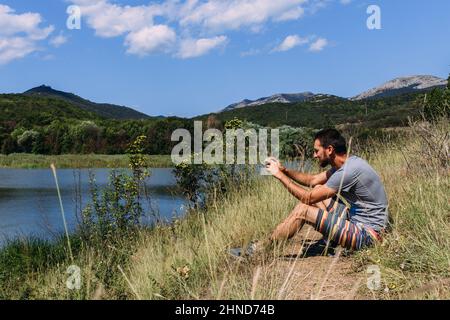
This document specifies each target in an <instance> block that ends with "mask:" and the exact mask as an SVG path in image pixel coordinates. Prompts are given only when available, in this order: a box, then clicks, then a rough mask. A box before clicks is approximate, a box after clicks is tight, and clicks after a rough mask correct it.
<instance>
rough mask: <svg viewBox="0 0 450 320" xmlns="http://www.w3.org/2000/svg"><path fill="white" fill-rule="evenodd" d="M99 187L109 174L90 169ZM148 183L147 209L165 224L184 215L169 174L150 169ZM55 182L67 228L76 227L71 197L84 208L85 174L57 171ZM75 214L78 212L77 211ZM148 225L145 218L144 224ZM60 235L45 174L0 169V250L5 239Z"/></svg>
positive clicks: (55, 198) (182, 202) (60, 226)
mask: <svg viewBox="0 0 450 320" xmlns="http://www.w3.org/2000/svg"><path fill="white" fill-rule="evenodd" d="M90 171H91V172H93V173H94V174H95V178H96V183H97V185H98V186H99V188H101V187H102V186H106V185H107V183H108V176H109V173H110V171H111V170H110V169H93V170H90ZM151 172H152V174H151V177H150V178H149V179H148V182H147V188H148V190H149V194H150V198H151V204H150V205H149V204H148V202H147V201H146V202H145V204H144V207H145V208H146V211H149V210H150V207H151V209H152V210H153V212H157V213H158V214H159V216H160V217H161V218H165V219H167V220H170V219H172V218H173V217H174V216H181V215H183V214H184V211H185V210H184V208H185V205H186V201H185V200H184V198H183V197H182V195H181V194H179V193H177V191H176V188H175V184H176V181H175V177H174V175H173V171H172V169H152V170H151ZM57 175H58V182H59V187H60V191H61V196H62V200H63V207H64V211H65V214H66V220H67V224H68V227H69V229H70V230H71V231H73V230H74V229H75V227H76V225H77V221H78V219H77V214H76V212H77V207H78V208H79V201H78V204H77V201H76V199H77V198H79V197H77V192H76V190H77V189H78V190H80V192H79V194H80V195H81V203H82V206H83V207H84V206H85V205H86V204H87V203H89V202H90V193H89V188H90V182H89V170H87V169H81V170H79V169H59V170H58V171H57ZM78 211H79V209H78ZM151 221H153V218H152V217H151V216H150V215H149V216H147V217H145V218H144V220H143V222H144V223H149V222H151ZM63 231H64V225H63V220H62V216H61V210H60V206H59V200H58V195H57V190H56V187H55V181H54V178H53V174H52V172H51V170H50V169H32V170H27V169H0V246H1V245H2V244H4V243H5V240H6V239H11V238H17V237H29V236H36V237H41V238H45V239H51V238H52V237H54V236H55V235H57V234H60V233H61V232H63Z"/></svg>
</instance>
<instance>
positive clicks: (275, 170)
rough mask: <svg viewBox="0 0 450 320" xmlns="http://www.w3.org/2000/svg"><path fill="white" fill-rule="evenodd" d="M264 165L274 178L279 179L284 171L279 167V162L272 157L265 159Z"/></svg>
mask: <svg viewBox="0 0 450 320" xmlns="http://www.w3.org/2000/svg"><path fill="white" fill-rule="evenodd" d="M264 163H265V164H266V169H267V171H269V172H270V174H271V175H273V176H274V177H275V178H279V177H280V176H281V174H282V171H283V170H284V167H283V166H282V165H281V163H280V161H279V160H278V159H276V158H274V157H269V158H267V159H266V160H265V161H264Z"/></svg>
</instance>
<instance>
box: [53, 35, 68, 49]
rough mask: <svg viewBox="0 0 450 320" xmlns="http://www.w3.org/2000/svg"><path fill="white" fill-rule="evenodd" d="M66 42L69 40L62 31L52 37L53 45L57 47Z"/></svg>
mask: <svg viewBox="0 0 450 320" xmlns="http://www.w3.org/2000/svg"><path fill="white" fill-rule="evenodd" d="M66 42H67V37H66V36H64V35H63V34H61V33H60V34H59V35H57V36H56V37H53V38H52V39H50V44H51V45H52V46H54V47H55V48H58V47H60V46H62V45H63V44H64V43H66Z"/></svg>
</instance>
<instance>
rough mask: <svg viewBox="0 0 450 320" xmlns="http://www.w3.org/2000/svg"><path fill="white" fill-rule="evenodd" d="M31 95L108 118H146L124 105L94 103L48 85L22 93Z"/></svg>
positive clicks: (144, 115) (146, 116)
mask: <svg viewBox="0 0 450 320" xmlns="http://www.w3.org/2000/svg"><path fill="white" fill-rule="evenodd" d="M23 94H24V95H27V96H33V97H36V96H38V97H49V98H54V99H59V100H63V101H66V102H69V103H72V104H73V105H75V106H77V107H79V108H81V109H83V110H85V111H89V112H93V113H96V114H98V115H99V116H101V117H104V118H108V119H147V118H150V117H149V116H148V115H146V114H144V113H141V112H139V111H136V110H134V109H131V108H129V107H125V106H118V105H114V104H108V103H95V102H92V101H89V100H87V99H84V98H81V97H79V96H77V95H75V94H73V93H68V92H64V91H58V90H55V89H53V88H51V87H49V86H45V85H42V86H39V87H36V88H33V89H30V90H28V91H25V92H24V93H23Z"/></svg>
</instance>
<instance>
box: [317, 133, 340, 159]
mask: <svg viewBox="0 0 450 320" xmlns="http://www.w3.org/2000/svg"><path fill="white" fill-rule="evenodd" d="M315 140H319V141H320V144H321V145H322V147H324V148H328V147H329V146H333V148H334V150H335V151H336V153H339V154H342V153H347V143H346V141H345V138H344V137H343V136H342V135H341V133H340V132H339V131H337V130H336V129H324V130H321V131H319V132H317V133H316V135H315V136H314V141H315Z"/></svg>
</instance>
